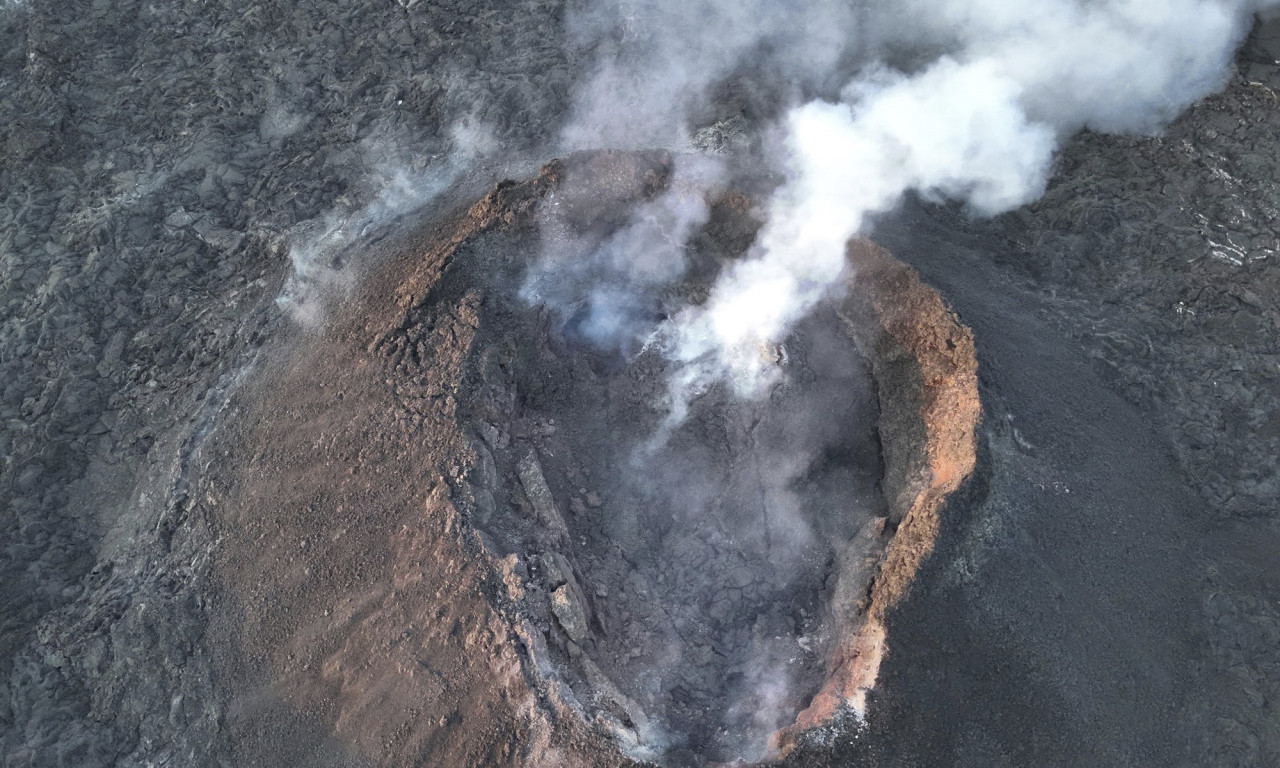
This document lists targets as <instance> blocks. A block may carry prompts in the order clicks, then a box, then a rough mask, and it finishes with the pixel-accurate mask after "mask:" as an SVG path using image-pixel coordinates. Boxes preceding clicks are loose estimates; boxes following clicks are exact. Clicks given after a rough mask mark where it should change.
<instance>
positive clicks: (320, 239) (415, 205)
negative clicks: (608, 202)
mask: <svg viewBox="0 0 1280 768" xmlns="http://www.w3.org/2000/svg"><path fill="white" fill-rule="evenodd" d="M264 121H265V118H264ZM450 138H451V139H452V142H451V143H452V152H451V153H449V155H448V156H447V157H445V158H444V159H441V160H440V161H439V162H437V163H435V164H431V165H429V166H427V167H425V168H414V167H412V166H411V165H410V164H409V163H407V162H405V160H404V159H403V157H400V156H398V155H393V156H391V157H386V156H385V147H386V146H388V145H390V146H395V145H397V144H398V142H382V141H377V140H370V141H367V142H366V143H365V146H364V147H363V149H364V152H365V156H366V161H367V162H369V164H370V165H371V166H372V169H371V172H370V178H369V179H368V180H367V182H368V183H369V184H371V185H372V186H373V188H375V189H376V190H377V193H376V194H375V195H374V196H373V199H372V200H371V201H369V202H368V203H365V204H364V205H361V206H358V207H347V208H341V207H340V208H337V209H335V210H333V211H331V212H329V213H328V214H326V215H325V216H324V217H323V218H322V219H320V220H317V221H309V222H304V223H303V224H302V225H300V226H299V227H298V230H297V231H296V232H295V233H294V235H293V236H292V237H291V238H290V243H289V259H290V261H291V262H292V263H293V273H292V275H290V277H289V280H288V281H287V282H286V283H285V285H284V287H283V288H281V290H280V295H279V296H277V297H276V303H277V305H278V306H280V307H281V308H283V309H285V310H287V311H288V312H289V313H290V314H291V315H292V316H293V318H294V319H295V320H297V321H298V322H300V323H302V324H304V325H310V324H314V323H316V322H318V321H319V320H320V318H321V317H322V315H323V312H324V303H325V301H326V300H327V299H329V298H332V295H333V294H335V293H336V294H339V295H340V294H342V293H343V292H344V291H346V290H347V289H349V288H350V286H351V285H352V284H353V282H354V280H355V275H354V274H353V270H352V269H351V266H352V265H351V264H349V263H348V260H347V259H348V255H349V251H350V249H351V247H352V246H353V245H355V244H357V243H361V242H363V241H365V240H366V238H368V237H369V236H370V235H372V234H374V233H377V232H379V231H381V230H382V229H383V228H384V227H386V226H387V225H388V224H390V223H392V222H394V221H395V220H397V219H399V218H400V217H401V216H404V215H405V214H407V213H411V212H413V211H416V210H419V209H420V208H422V207H423V206H425V205H427V204H429V203H430V202H431V201H432V200H434V199H435V198H436V196H437V195H439V194H440V193H441V192H444V191H445V190H446V189H448V188H449V186H450V185H451V184H453V183H454V181H456V180H457V179H458V178H459V176H460V175H461V174H462V173H463V172H464V170H465V169H466V168H468V167H469V166H470V165H471V164H472V163H474V162H476V161H477V160H480V159H483V158H485V157H488V156H490V155H492V154H493V152H494V150H496V149H497V144H496V142H495V140H494V139H493V137H492V135H491V134H490V132H489V131H488V129H487V128H486V127H485V126H483V125H479V124H477V123H475V122H474V121H472V120H461V121H459V122H457V123H455V124H454V125H453V126H452V128H451V129H450Z"/></svg>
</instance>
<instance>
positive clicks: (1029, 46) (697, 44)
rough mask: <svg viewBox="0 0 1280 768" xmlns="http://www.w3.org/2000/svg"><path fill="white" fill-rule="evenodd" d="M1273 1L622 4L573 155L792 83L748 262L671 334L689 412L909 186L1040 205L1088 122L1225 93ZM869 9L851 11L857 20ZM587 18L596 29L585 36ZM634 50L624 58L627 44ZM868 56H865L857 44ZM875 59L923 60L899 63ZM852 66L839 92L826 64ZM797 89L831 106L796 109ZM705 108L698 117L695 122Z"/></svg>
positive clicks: (1167, 110) (766, 376)
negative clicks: (715, 99) (761, 75)
mask: <svg viewBox="0 0 1280 768" xmlns="http://www.w3.org/2000/svg"><path fill="white" fill-rule="evenodd" d="M1274 4H1275V3H1274V2H1262V1H1261V0H1017V1H1016V2H1015V1H1013V0H905V1H904V0H898V1H897V2H893V3H883V2H872V3H864V4H860V5H858V4H852V3H839V2H820V3H814V4H808V5H805V6H804V7H800V8H797V7H792V6H790V5H788V6H780V5H779V4H776V3H768V2H764V0H760V1H759V2H750V3H728V2H717V1H715V0H695V1H693V2H678V1H676V0H646V1H645V2H636V3H628V2H619V3H617V4H615V5H611V6H609V10H611V11H612V13H610V12H609V11H601V9H600V8H596V9H595V12H594V13H593V14H592V15H590V16H588V17H587V18H588V19H589V21H590V23H589V24H583V25H580V26H584V27H587V28H596V29H597V31H598V30H599V28H600V26H601V21H600V20H601V19H602V18H603V19H610V18H611V19H613V20H614V21H615V22H616V24H617V26H616V27H614V28H613V30H614V32H615V35H614V37H613V38H611V40H613V41H614V42H613V43H611V44H610V45H605V46H603V48H604V50H605V58H604V59H602V61H601V63H600V64H599V66H598V72H597V77H596V78H595V79H593V80H592V81H591V82H590V84H589V85H588V86H587V87H586V88H585V89H583V91H582V92H581V94H580V97H579V101H578V106H577V110H576V112H575V115H574V120H573V122H572V123H571V124H570V125H569V127H568V128H567V129H566V131H565V138H566V142H567V143H569V144H570V145H579V144H592V143H594V144H596V145H600V144H602V143H603V144H604V145H609V146H631V145H638V144H645V143H654V142H659V143H663V144H665V145H666V146H670V147H672V148H687V147H688V146H690V143H691V142H690V137H691V132H692V130H693V128H694V127H695V126H694V125H693V124H692V123H691V122H690V121H691V120H692V119H695V118H696V117H697V116H698V115H699V114H704V115H708V114H711V111H710V110H708V109H707V108H706V105H705V104H703V102H704V101H705V100H707V99H709V98H711V96H712V95H713V93H714V91H715V88H716V86H717V84H720V83H722V82H723V81H725V79H726V78H729V77H730V76H731V75H732V74H733V73H734V72H737V71H740V70H743V71H750V70H752V69H753V68H754V69H756V70H758V69H759V68H760V66H761V65H760V61H761V60H763V61H765V62H766V64H765V66H766V67H767V68H770V70H771V71H776V72H777V73H779V74H781V75H783V76H784V77H786V78H788V82H790V83H791V84H792V85H793V88H794V90H795V91H797V92H795V93H784V94H782V96H783V97H785V98H792V99H795V100H796V101H795V103H796V104H797V105H796V106H793V107H791V108H790V109H789V110H787V111H786V114H785V117H784V118H783V119H782V128H783V131H784V133H785V140H784V146H785V153H784V154H785V159H784V160H783V161H782V163H783V166H784V169H785V173H786V182H785V183H784V184H783V185H782V186H781V187H779V188H778V189H777V190H776V192H775V193H774V195H773V197H772V199H771V201H770V203H769V206H768V218H767V223H766V224H765V226H764V228H763V230H762V231H761V233H760V235H759V238H758V240H757V242H756V243H755V245H754V246H753V248H752V250H751V252H750V254H749V255H748V257H747V258H746V259H744V260H743V261H741V262H738V263H737V264H735V265H734V266H733V267H732V268H731V269H729V270H727V271H726V272H725V273H724V274H723V275H722V276H721V278H720V279H719V282H718V283H717V285H716V286H715V288H714V290H713V293H712V296H711V298H710V300H709V301H707V302H706V303H705V304H704V305H702V306H700V307H696V308H689V309H687V310H685V311H684V312H682V313H680V314H679V315H677V316H676V317H675V318H673V320H672V321H671V322H670V323H669V324H668V326H667V327H666V328H665V329H664V330H663V332H662V336H663V339H664V348H665V349H666V350H667V352H668V354H669V355H670V356H671V357H672V358H673V359H674V360H676V361H679V362H681V363H683V364H684V365H683V368H682V370H681V371H680V372H678V373H677V374H676V378H675V381H674V382H673V398H674V400H675V403H674V406H673V408H674V412H673V414H672V419H673V421H675V422H677V423H678V421H679V419H680V418H681V410H682V404H681V403H682V401H683V400H685V399H687V398H688V397H689V396H691V394H692V393H694V392H696V391H698V390H700V389H701V388H705V387H706V386H707V385H708V384H709V383H710V382H711V381H714V380H719V379H723V378H728V379H729V380H730V381H732V382H733V383H734V385H735V387H736V389H737V390H738V391H739V392H740V393H742V394H744V395H746V394H752V393H759V392H761V391H763V390H764V389H765V388H766V387H765V385H767V384H768V383H769V382H770V381H772V380H773V378H774V377H775V376H776V375H777V373H776V371H777V366H776V365H774V363H773V360H774V359H775V358H776V355H774V354H772V353H771V352H770V350H771V349H773V347H774V345H776V344H777V343H778V342H779V341H780V340H781V339H783V338H784V337H785V336H786V334H787V332H788V330H789V329H790V328H791V327H792V325H793V324H794V323H795V322H796V320H797V319H799V318H800V317H802V316H804V315H805V314H806V313H807V312H809V311H810V310H811V309H812V308H813V307H814V306H815V305H816V304H817V303H818V302H820V301H821V300H822V299H823V298H824V297H826V296H828V295H830V293H831V292H832V290H834V289H835V287H836V286H838V285H839V284H840V281H841V277H842V275H843V274H844V270H845V259H844V250H845V244H846V243H847V241H848V240H849V239H850V238H851V237H853V236H854V235H857V234H860V233H862V234H865V233H866V230H867V227H868V217H869V216H870V215H872V214H875V213H878V212H883V211H886V210H888V209H891V208H892V207H894V206H895V205H896V204H897V203H898V202H899V201H900V200H901V199H902V197H903V195H905V194H907V193H908V192H916V193H919V194H922V195H924V196H925V197H929V198H935V199H953V200H960V201H963V202H965V203H966V204H967V205H968V206H969V207H970V208H971V209H972V210H973V211H974V212H975V213H978V214H982V215H992V214H996V213H1000V212H1003V211H1007V210H1009V209H1012V208H1015V207H1017V206H1019V205H1022V204H1025V203H1028V202H1030V201H1032V200H1034V199H1035V198H1037V197H1038V196H1039V195H1040V194H1041V193H1042V192H1043V190H1044V187H1045V184H1046V182H1047V179H1048V175H1049V171H1050V165H1051V161H1052V158H1053V153H1054V151H1055V149H1056V148H1057V146H1058V144H1059V143H1060V142H1061V141H1062V140H1063V139H1064V138H1066V137H1067V136H1069V135H1071V134H1072V133H1074V132H1076V131H1078V130H1080V129H1082V128H1089V129H1093V130H1098V131H1109V132H1153V131H1156V130H1158V129H1159V128H1160V126H1161V125H1162V124H1163V123H1165V122H1167V121H1168V120H1170V119H1172V118H1173V117H1175V116H1176V115H1177V114H1178V113H1179V112H1180V111H1181V110H1182V109H1183V108H1185V107H1186V106H1187V105H1189V104H1190V103H1191V102H1193V101H1195V100H1196V99H1199V98H1201V97H1203V96H1205V95H1207V94H1208V93H1210V92H1212V91H1213V90H1215V89H1217V88H1218V87H1220V86H1221V85H1222V84H1223V83H1224V81H1225V79H1226V77H1227V74H1228V72H1229V68H1230V63H1231V57H1232V54H1233V52H1234V50H1235V48H1236V46H1237V45H1238V44H1239V42H1240V40H1241V38H1242V37H1243V35H1244V33H1245V32H1246V31H1247V29H1248V26H1249V23H1250V21H1251V17H1252V14H1253V13H1255V12H1257V11H1260V10H1262V9H1263V8H1265V7H1268V6H1271V5H1274ZM855 9H856V10H855ZM592 25H594V27H592ZM628 41H631V43H632V44H631V47H630V48H629V47H628V46H627V42H628ZM859 46H861V50H859V49H858V48H859ZM878 59H884V60H895V59H896V60H898V61H899V62H901V61H907V62H910V63H909V65H902V64H901V63H900V64H899V67H898V68H893V67H891V66H890V65H889V64H887V63H882V62H881V61H878ZM842 62H845V63H851V65H856V66H857V68H858V73H857V74H856V75H855V76H852V77H849V78H848V81H847V83H846V84H845V85H844V87H843V88H842V89H841V90H839V91H838V92H837V93H834V94H833V93H825V94H823V93H822V89H823V88H829V83H826V84H824V81H825V79H829V78H830V77H831V75H832V74H833V71H832V70H833V68H835V67H837V66H838V65H840V64H841V63H842ZM802 92H809V93H818V94H819V97H818V98H814V99H813V100H810V101H808V102H807V103H799V102H801V101H802V99H801V98H800V96H801V93H802ZM700 108H701V110H702V112H701V113H700V112H699V109H700Z"/></svg>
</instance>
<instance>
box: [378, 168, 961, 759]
mask: <svg viewBox="0 0 1280 768" xmlns="http://www.w3.org/2000/svg"><path fill="white" fill-rule="evenodd" d="M672 179H673V160H672V158H671V157H669V156H668V155H666V154H665V153H650V154H645V153H593V154H584V155H578V156H573V157H570V158H568V159H567V160H565V161H559V162H556V163H553V164H551V165H549V166H547V167H546V168H544V169H543V171H542V172H541V174H539V175H538V176H537V177H536V178H534V179H533V180H531V181H528V182H521V183H510V182H506V183H504V184H503V185H499V187H498V188H497V189H495V190H494V191H493V192H491V193H490V194H489V195H488V196H487V197H486V198H485V199H484V200H482V201H481V202H480V203H477V204H476V205H475V206H473V207H472V208H471V209H470V210H469V211H468V212H467V213H466V214H465V215H463V216H461V218H460V219H458V221H456V222H454V223H452V224H446V225H445V226H444V228H443V229H437V230H435V231H433V232H432V233H431V234H429V235H428V236H427V238H426V241H427V245H425V246H422V247H419V248H418V249H417V250H416V251H415V252H414V253H415V255H414V256H413V259H414V261H413V264H412V266H410V267H408V268H407V269H408V274H407V275H401V277H399V278H397V279H398V280H400V284H399V286H398V288H397V296H396V304H397V306H398V307H401V308H402V314H401V315H400V316H398V317H397V318H396V319H395V320H394V321H393V322H392V323H391V325H390V326H389V328H388V329H387V330H386V331H384V332H382V333H381V335H380V338H379V339H378V340H377V341H376V342H375V343H374V345H373V347H374V348H375V349H379V350H381V351H382V352H383V353H385V354H386V355H387V356H388V359H389V361H390V363H391V366H390V368H391V370H392V371H395V372H398V374H400V375H405V372H406V371H412V370H413V369H414V364H413V361H414V360H415V359H417V358H419V357H422V356H424V355H429V354H430V349H431V347H432V337H433V335H435V334H439V333H446V332H447V333H450V334H454V335H456V334H457V333H458V330H457V322H456V318H458V317H465V318H467V322H466V323H465V325H466V326H467V328H466V331H465V332H466V333H467V334H469V335H470V336H471V337H470V340H469V343H467V344H466V345H465V348H466V352H465V359H462V360H461V361H460V362H459V364H458V366H457V368H456V370H457V371H458V378H459V381H458V383H457V386H456V387H455V388H453V391H452V392H445V391H441V392H438V393H436V396H437V397H440V398H453V399H450V400H448V402H449V404H450V406H451V407H453V408H454V409H455V410H456V418H457V422H458V429H459V431H460V433H461V435H462V438H463V441H464V443H465V444H466V445H468V446H469V454H468V455H467V456H466V458H465V460H464V461H462V462H461V467H460V468H459V469H458V471H457V472H456V474H455V476H454V477H453V478H452V479H450V480H449V486H450V493H451V498H452V499H453V501H454V505H455V506H456V507H457V508H458V510H459V511H460V513H461V518H462V520H463V522H464V523H465V524H466V525H467V526H469V527H470V528H471V529H472V530H474V531H475V532H476V535H477V536H478V537H479V539H480V541H482V542H483V546H484V549H485V550H486V551H487V553H488V555H489V556H490V557H491V558H492V560H493V562H494V563H495V564H496V567H497V568H498V569H499V570H500V571H501V572H502V573H503V581H504V583H505V584H506V590H505V593H504V594H503V595H501V597H500V599H501V600H502V601H503V602H504V603H505V605H504V615H506V616H508V618H509V620H510V621H511V623H512V624H513V630H514V634H515V635H516V636H518V637H519V638H520V641H521V644H522V645H523V651H524V654H525V656H524V658H525V662H524V663H525V665H526V667H527V674H528V676H529V677H530V679H531V680H533V681H534V684H535V686H536V687H540V688H541V689H542V691H543V694H544V696H545V697H546V698H547V699H548V700H550V701H551V702H552V703H553V705H554V706H556V707H558V708H560V709H561V710H562V711H563V712H566V713H571V716H573V717H576V718H579V719H580V720H581V721H582V722H583V723H584V724H585V726H586V727H587V728H588V729H589V730H591V731H592V732H595V733H597V734H600V735H602V736H604V737H605V738H608V739H611V740H613V741H614V742H615V743H616V744H617V746H618V747H619V748H620V749H621V750H622V751H623V752H625V753H627V754H629V755H631V756H632V757H636V758H640V759H644V760H649V761H653V762H656V763H658V764H660V765H670V766H686V765H708V764H718V763H735V764H736V763H742V762H755V761H762V760H767V759H769V758H772V757H776V756H778V755H779V754H780V753H781V752H782V751H785V749H786V748H787V747H788V745H789V744H790V743H792V742H793V741H794V739H795V738H796V737H797V735H798V734H803V733H804V732H805V731H806V730H808V729H812V728H815V727H820V726H822V725H824V724H825V723H828V722H829V721H830V719H831V717H832V716H833V715H835V714H837V713H840V712H847V711H851V710H856V709H857V708H858V707H860V706H861V704H862V695H863V693H864V692H865V690H866V689H867V688H869V687H870V686H871V685H872V684H873V683H874V680H875V674H876V670H877V668H878V664H879V661H880V656H881V654H882V653H883V650H884V645H885V637H884V629H883V624H882V618H883V612H884V610H885V609H886V608H887V607H888V606H889V605H891V604H892V602H893V601H894V600H896V599H897V598H898V596H900V595H901V594H902V593H903V592H904V591H905V589H906V586H907V585H908V584H909V582H910V579H911V577H912V575H913V573H914V569H915V566H916V564H917V563H918V562H919V560H920V558H921V557H923V555H924V554H925V553H927V551H928V549H929V547H930V546H931V544H932V537H933V535H934V533H935V531H936V527H937V520H936V513H937V509H938V506H939V505H940V503H941V500H942V499H943V497H945V495H946V493H947V492H949V491H950V490H953V489H954V488H955V487H956V485H958V483H959V482H960V480H961V479H963V477H964V476H965V475H967V474H968V472H969V471H970V470H971V468H972V461H973V444H972V441H973V425H974V421H975V420H976V417H977V399H976V385H975V382H974V378H975V377H974V367H973V351H972V350H973V348H972V341H971V339H970V337H969V334H968V331H967V330H966V329H965V328H964V327H963V326H961V325H960V324H959V323H958V322H956V321H955V319H954V317H953V316H952V315H951V314H950V312H949V311H948V310H947V309H946V308H945V306H944V305H943V304H942V303H941V301H940V300H939V299H938V298H937V295H936V294H935V293H933V292H932V291H931V290H930V289H928V288H926V287H924V286H922V285H921V284H920V283H919V281H918V279H916V278H915V276H914V273H913V272H911V271H910V270H909V269H907V268H906V267H904V266H903V265H901V264H900V263H898V262H896V261H895V260H893V259H892V257H890V256H889V255H888V254H887V253H885V252H883V251H882V250H881V249H878V248H876V247H875V246H872V245H870V244H858V243H855V244H853V245H851V249H850V259H851V262H852V263H853V264H854V267H855V269H854V270H852V271H851V272H852V274H855V275H858V277H856V278H855V279H854V285H853V290H852V295H851V297H836V298H835V299H833V300H832V301H831V302H829V303H828V304H827V305H825V306H823V307H821V308H820V309H819V310H818V311H816V312H814V313H812V314H811V316H809V317H808V318H806V319H804V320H802V321H801V322H799V323H798V324H797V325H796V326H795V327H794V328H793V330H792V331H791V333H790V335H789V336H788V337H787V338H786V339H785V340H784V341H783V343H782V344H780V345H771V346H768V347H765V346H761V347H760V348H759V349H757V350H753V351H752V354H758V355H760V362H761V364H762V365H764V366H766V367H768V368H770V370H774V372H775V373H776V376H775V377H774V378H773V383H772V384H771V385H770V386H769V387H768V388H767V389H766V391H765V392H764V393H763V394H762V395H761V396H759V397H754V398H743V397H740V396H739V395H737V394H735V392H734V390H733V387H732V386H731V384H730V383H728V382H726V381H724V380H720V381H714V382H711V383H709V384H708V385H706V386H704V387H701V388H699V389H697V390H696V391H694V392H693V393H692V395H691V396H690V398H689V404H688V412H687V415H686V417H685V418H683V419H682V420H680V421H678V423H675V425H674V426H671V424H672V422H670V421H668V418H669V415H670V413H671V393H672V389H671V382H672V380H673V376H674V375H675V374H677V373H678V372H679V369H678V366H677V364H675V363H673V362H671V360H670V359H669V356H668V355H666V354H664V351H663V347H662V344H661V343H657V342H653V343H646V339H652V338H653V336H652V333H653V331H656V330H658V329H659V327H660V326H661V324H662V323H663V322H664V320H666V319H667V318H668V317H670V316H671V315H672V314H673V313H675V312H678V311H680V310H681V309H682V308H684V307H688V306H697V305H698V304H699V303H700V302H702V301H704V300H705V298H706V296H707V293H708V291H709V289H710V286H711V284H712V282H713V281H714V278H715V276H716V275H717V274H718V273H719V271H720V270H721V269H723V268H724V266H725V265H726V264H729V263H731V262H732V261H734V260H735V259H739V258H742V257H743V254H744V253H745V252H746V250H747V248H748V246H749V245H750V243H751V242H752V240H753V238H754V235H755V231H756V228H757V227H758V220H757V216H756V215H755V214H754V213H753V204H752V202H751V200H749V199H748V198H746V197H745V196H743V195H741V194H738V193H734V192H723V191H722V192H718V193H717V194H716V197H715V199H713V200H708V201H706V202H707V203H708V204H709V206H710V207H709V217H707V218H706V219H705V221H700V222H699V224H698V231H697V232H696V233H694V235H693V237H691V238H690V239H689V242H690V243H692V245H691V247H690V248H689V253H688V254H687V260H688V261H687V271H686V272H685V273H684V276H683V277H682V278H681V279H680V280H679V281H676V282H673V283H669V284H666V285H664V286H663V287H660V288H655V289H652V290H647V291H628V292H627V293H626V294H625V295H626V299H625V301H623V300H618V301H615V302H605V301H603V300H598V301H596V302H595V303H592V302H591V301H587V300H584V299H581V298H578V299H576V300H575V299H573V298H572V296H573V295H574V293H575V292H574V290H573V287H574V286H573V285H572V283H573V281H574V280H580V279H583V275H582V274H581V270H582V269H586V268H587V267H586V265H587V263H588V262H587V261H586V260H585V257H584V256H583V254H586V253H589V252H590V253H594V252H597V251H598V250H599V249H600V248H601V247H604V245H603V244H607V243H608V242H610V238H612V237H614V236H615V235H616V234H617V233H618V232H620V231H623V230H624V229H625V228H627V227H628V226H632V225H634V223H635V222H636V221H637V216H640V217H643V216H644V215H645V214H644V211H645V206H646V205H647V204H648V203H650V202H651V201H653V200H655V199H657V198H659V197H660V196H661V195H663V194H665V193H667V192H669V191H670V190H671V186H672V184H673V181H672ZM637 212H639V213H638V214H637ZM451 227H452V229H451ZM548 262H550V263H551V264H552V268H550V269H548V268H547V264H548ZM539 265H540V266H539ZM538 269H542V270H543V271H542V279H543V284H542V285H538V284H536V281H534V280H533V279H532V278H531V275H534V274H535V273H536V272H537V270H538ZM390 271H391V272H395V269H394V268H393V269H392V270H390ZM593 279H595V281H596V283H597V284H598V283H599V282H600V276H599V275H596V276H594V278H593ZM531 286H533V288H532V289H531ZM557 288H564V289H565V291H564V295H567V296H570V297H571V298H568V299H564V300H561V297H560V295H559V294H557V292H556V291H557ZM597 298H598V295H597ZM602 306H603V307H605V308H607V309H608V310H609V311H608V312H607V313H605V316H603V317H602V314H601V308H602ZM446 319H448V320H447V321H446ZM619 328H622V329H623V331H624V332H619V330H618V329H619ZM393 379H394V377H393ZM388 383H393V385H395V382H394V381H393V380H389V382H388ZM664 425H667V427H669V428H667V427H664Z"/></svg>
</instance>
